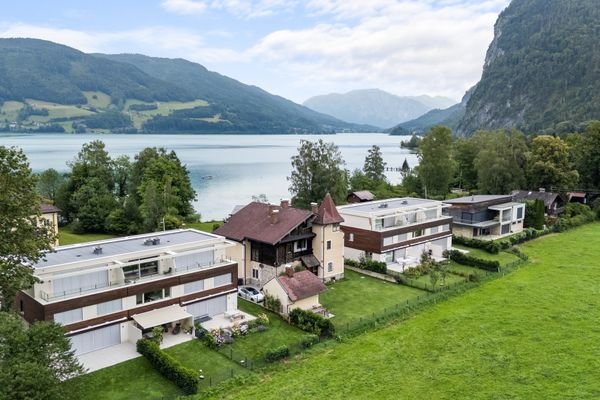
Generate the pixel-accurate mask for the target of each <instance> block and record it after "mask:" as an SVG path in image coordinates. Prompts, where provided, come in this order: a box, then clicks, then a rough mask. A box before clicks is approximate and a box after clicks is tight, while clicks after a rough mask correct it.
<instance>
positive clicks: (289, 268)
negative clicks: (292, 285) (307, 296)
mask: <svg viewBox="0 0 600 400" xmlns="http://www.w3.org/2000/svg"><path fill="white" fill-rule="evenodd" d="M285 274H286V275H287V276H288V277H290V278H292V277H293V276H294V268H292V266H290V265H288V266H287V267H285Z"/></svg>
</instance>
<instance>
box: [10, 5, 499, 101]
mask: <svg viewBox="0 0 600 400" xmlns="http://www.w3.org/2000/svg"><path fill="white" fill-rule="evenodd" d="M509 2H510V0H306V1H300V0H245V1H244V0H102V1H81V0H52V1H44V0H38V1H33V0H19V1H7V0H3V1H2V3H3V7H2V13H1V14H0V37H32V38H39V39H45V40H51V41H53V42H57V43H62V44H65V45H68V46H71V47H74V48H77V49H79V50H81V51H84V52H102V53H140V54H146V55H150V56H157V57H169V58H185V59H188V60H190V61H194V62H198V63H200V64H202V65H204V66H205V67H207V68H208V69H210V70H213V71H216V72H219V73H221V74H223V75H227V76H230V77H232V78H235V79H238V80H240V81H242V82H244V83H246V84H251V85H256V86H259V87H261V88H263V89H265V90H267V91H268V92H270V93H273V94H277V95H280V96H283V97H286V98H288V99H291V100H293V101H295V102H298V103H302V102H303V101H305V100H306V99H308V98H309V97H311V96H315V95H320V94H327V93H345V92H348V91H351V90H356V89H369V88H379V89H382V90H385V91H387V92H390V93H393V94H396V95H399V96H411V95H421V94H428V95H431V96H446V97H450V98H452V99H455V100H457V101H458V100H460V98H461V97H462V95H463V94H464V92H465V91H466V90H467V89H469V88H470V87H471V86H473V85H474V84H475V83H477V81H478V80H479V78H480V77H481V72H482V67H483V62H484V59H485V53H486V50H487V48H488V46H489V44H490V42H491V40H492V38H493V30H494V23H495V21H496V19H497V17H498V14H499V13H500V12H501V11H502V10H503V9H504V8H505V7H506V6H507V5H508V3H509Z"/></svg>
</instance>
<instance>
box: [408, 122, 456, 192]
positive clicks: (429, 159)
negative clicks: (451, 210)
mask: <svg viewBox="0 0 600 400" xmlns="http://www.w3.org/2000/svg"><path fill="white" fill-rule="evenodd" d="M417 154H418V156H419V160H420V163H419V166H418V167H416V170H417V175H418V176H419V178H420V179H421V181H422V182H423V186H424V190H425V191H426V192H427V193H428V194H429V195H432V196H438V195H445V194H446V193H448V188H449V187H450V181H451V179H452V176H453V170H454V162H453V161H452V156H451V154H452V132H451V131H450V129H448V128H446V127H443V126H435V127H433V128H431V130H430V131H429V132H428V133H427V135H426V136H425V137H424V138H423V140H422V141H421V143H420V144H419V148H418V151H417Z"/></svg>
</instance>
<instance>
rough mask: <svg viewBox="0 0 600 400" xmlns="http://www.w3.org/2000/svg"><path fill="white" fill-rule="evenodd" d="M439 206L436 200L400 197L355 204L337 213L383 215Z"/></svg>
mask: <svg viewBox="0 0 600 400" xmlns="http://www.w3.org/2000/svg"><path fill="white" fill-rule="evenodd" d="M439 204H441V202H440V201H437V200H428V199H420V198H417V197H401V198H395V199H387V200H378V201H370V202H368V203H355V204H348V205H345V206H340V207H338V211H339V212H346V211H353V212H358V213H365V214H374V213H380V214H385V213H387V212H389V211H394V210H399V209H402V208H414V207H418V206H433V205H439Z"/></svg>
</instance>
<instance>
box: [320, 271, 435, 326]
mask: <svg viewBox="0 0 600 400" xmlns="http://www.w3.org/2000/svg"><path fill="white" fill-rule="evenodd" d="M344 275H345V278H344V279H343V280H341V281H338V282H336V283H334V284H331V285H328V290H327V291H326V292H325V293H322V294H321V296H320V298H319V300H320V302H321V304H322V305H323V306H325V307H326V308H327V309H328V310H329V312H331V313H332V314H334V315H335V317H333V319H332V321H333V323H334V325H336V326H338V327H341V326H344V325H345V324H347V323H350V322H352V321H358V320H359V319H360V318H364V317H365V316H370V315H371V314H372V313H378V312H382V311H383V310H384V309H385V308H391V307H394V306H395V305H396V304H398V303H403V302H406V300H407V299H412V298H415V297H417V296H422V295H425V294H426V292H425V291H422V290H419V289H414V288H411V287H408V286H403V285H398V284H396V283H390V282H386V281H382V280H379V279H375V278H371V277H368V276H364V275H361V274H359V273H357V272H354V271H350V270H348V269H347V270H346V271H345V273H344Z"/></svg>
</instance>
